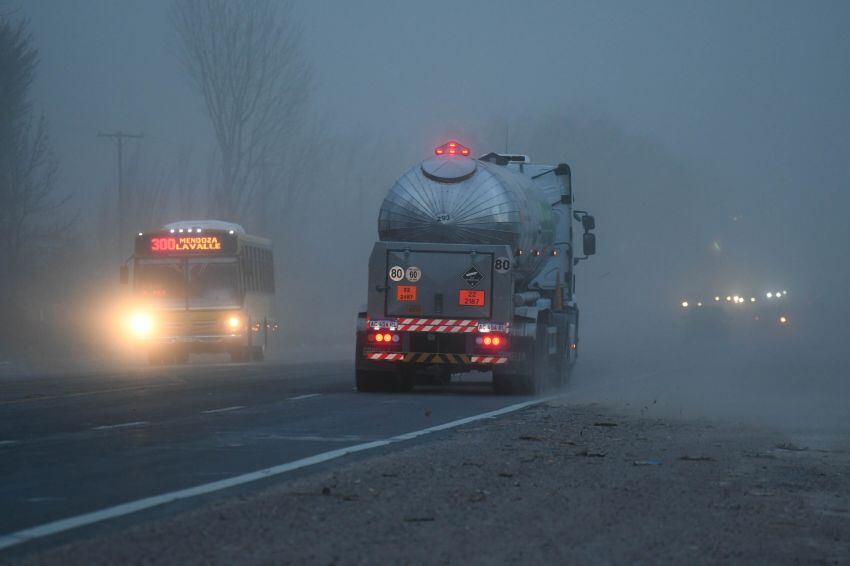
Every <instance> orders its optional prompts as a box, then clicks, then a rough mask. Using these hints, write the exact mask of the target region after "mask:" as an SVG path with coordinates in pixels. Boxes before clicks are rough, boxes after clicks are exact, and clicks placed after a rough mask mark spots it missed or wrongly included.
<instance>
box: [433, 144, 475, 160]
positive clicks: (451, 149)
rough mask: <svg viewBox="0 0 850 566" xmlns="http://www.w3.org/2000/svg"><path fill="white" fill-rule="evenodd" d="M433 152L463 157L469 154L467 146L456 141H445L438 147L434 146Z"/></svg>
mask: <svg viewBox="0 0 850 566" xmlns="http://www.w3.org/2000/svg"><path fill="white" fill-rule="evenodd" d="M434 153H435V154H436V155H447V154H448V155H458V154H460V155H463V156H464V157H466V156H468V155H469V154H470V150H469V148H468V147H466V146H463V145H460V144H459V143H457V142H456V141H450V142H446V143H444V144H443V145H441V146H439V147H435V148H434Z"/></svg>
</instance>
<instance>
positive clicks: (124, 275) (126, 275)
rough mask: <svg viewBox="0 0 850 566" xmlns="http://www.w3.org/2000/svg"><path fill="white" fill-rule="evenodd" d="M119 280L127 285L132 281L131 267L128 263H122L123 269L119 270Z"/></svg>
mask: <svg viewBox="0 0 850 566" xmlns="http://www.w3.org/2000/svg"><path fill="white" fill-rule="evenodd" d="M118 280H119V281H120V282H121V284H122V285H126V284H127V283H129V282H130V268H128V267H127V266H126V265H122V266H121V269H120V270H118Z"/></svg>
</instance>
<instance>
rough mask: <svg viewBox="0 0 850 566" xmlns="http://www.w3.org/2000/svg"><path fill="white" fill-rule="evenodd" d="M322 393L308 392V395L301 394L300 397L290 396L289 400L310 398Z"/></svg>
mask: <svg viewBox="0 0 850 566" xmlns="http://www.w3.org/2000/svg"><path fill="white" fill-rule="evenodd" d="M320 395H321V393H308V394H307V395H299V396H298V397H290V398H289V399H287V401H300V400H301V399H309V398H310V397H318V396H320Z"/></svg>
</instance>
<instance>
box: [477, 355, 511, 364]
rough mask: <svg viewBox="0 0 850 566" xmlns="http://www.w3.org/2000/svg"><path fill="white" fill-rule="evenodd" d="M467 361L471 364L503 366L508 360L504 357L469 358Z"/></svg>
mask: <svg viewBox="0 0 850 566" xmlns="http://www.w3.org/2000/svg"><path fill="white" fill-rule="evenodd" d="M469 361H470V362H472V363H473V364H504V363H507V361H508V358H506V357H504V356H470V357H469Z"/></svg>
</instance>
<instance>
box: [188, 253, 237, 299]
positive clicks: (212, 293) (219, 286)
mask: <svg viewBox="0 0 850 566" xmlns="http://www.w3.org/2000/svg"><path fill="white" fill-rule="evenodd" d="M238 265H239V264H238V263H237V262H236V259H235V258H233V259H211V260H210V259H190V260H189V287H188V303H189V307H224V306H228V307H229V306H235V305H238V304H239V272H238Z"/></svg>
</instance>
